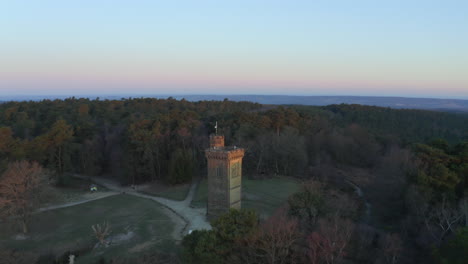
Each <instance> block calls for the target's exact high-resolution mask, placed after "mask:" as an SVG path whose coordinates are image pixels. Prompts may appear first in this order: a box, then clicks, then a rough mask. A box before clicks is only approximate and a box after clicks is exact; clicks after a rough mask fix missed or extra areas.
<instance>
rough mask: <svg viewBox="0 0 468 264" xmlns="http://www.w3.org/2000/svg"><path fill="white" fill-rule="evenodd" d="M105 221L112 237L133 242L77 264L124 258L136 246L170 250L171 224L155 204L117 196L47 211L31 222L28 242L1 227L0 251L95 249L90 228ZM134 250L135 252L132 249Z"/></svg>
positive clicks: (171, 241)
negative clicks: (125, 236) (129, 233)
mask: <svg viewBox="0 0 468 264" xmlns="http://www.w3.org/2000/svg"><path fill="white" fill-rule="evenodd" d="M104 221H108V222H109V224H110V225H111V230H112V234H111V236H112V235H118V234H126V233H127V231H128V230H129V231H132V232H134V233H135V235H134V236H133V238H131V239H129V240H126V241H123V242H120V244H117V245H111V246H110V247H108V248H106V249H105V250H94V251H93V252H92V253H90V254H87V255H85V256H83V257H81V258H78V259H77V260H78V261H77V264H79V263H91V262H93V261H94V262H95V260H96V259H97V258H98V257H100V256H104V257H110V256H113V257H115V256H122V257H124V256H126V255H128V254H129V253H135V252H134V251H132V248H133V249H134V248H135V247H136V246H138V245H139V246H140V247H141V246H142V245H143V243H145V242H148V241H151V240H153V241H154V240H156V241H157V242H156V243H154V244H151V243H146V245H148V244H149V245H148V246H147V247H143V250H149V249H154V248H155V247H156V246H157V247H158V248H159V249H160V250H161V249H162V250H164V249H169V248H173V238H172V237H171V232H172V230H173V224H172V222H171V220H170V218H168V217H167V216H166V215H164V213H163V212H162V208H161V206H159V205H158V204H157V203H155V202H153V201H151V200H146V199H141V198H137V197H132V196H128V195H118V196H114V197H110V198H105V199H102V200H98V201H94V202H89V203H86V204H82V205H78V206H73V207H70V208H65V209H60V210H54V211H48V212H44V213H41V214H37V215H35V216H34V217H33V219H32V221H31V226H30V228H31V232H30V238H28V239H26V240H14V239H11V238H12V237H13V236H14V235H15V232H13V231H12V228H9V227H8V226H6V225H2V226H0V239H1V240H0V247H6V248H17V249H20V250H27V251H33V252H36V253H47V252H54V253H58V254H60V253H63V252H66V251H67V250H70V249H72V250H73V249H76V248H77V247H82V246H83V245H87V244H91V245H94V242H93V235H92V230H91V225H93V224H97V223H103V222H104ZM134 250H135V249H134Z"/></svg>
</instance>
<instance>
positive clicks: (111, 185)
mask: <svg viewBox="0 0 468 264" xmlns="http://www.w3.org/2000/svg"><path fill="white" fill-rule="evenodd" d="M73 176H74V177H76V178H80V179H85V180H88V179H89V177H86V176H81V175H76V174H75V175H73ZM91 179H92V180H93V181H94V182H95V183H97V184H100V185H102V186H104V187H106V188H108V189H109V190H111V191H110V192H106V193H103V195H101V196H99V197H96V198H93V199H88V200H83V201H77V202H70V203H66V204H61V205H55V206H49V207H44V208H40V209H39V210H38V211H37V212H44V211H49V210H55V209H60V208H66V207H71V206H75V205H79V204H83V203H87V202H91V201H95V200H99V199H103V198H106V197H110V196H113V195H118V194H126V195H133V196H137V197H141V198H145V199H150V200H153V201H155V202H157V203H159V204H161V205H163V206H164V207H165V208H166V209H167V210H166V214H167V215H168V216H169V217H170V218H171V219H172V220H173V221H174V222H175V225H176V228H175V233H174V234H173V236H174V238H175V239H176V240H180V239H182V237H183V236H184V235H186V234H187V233H188V232H189V231H190V230H200V229H211V226H210V224H209V222H208V221H207V220H206V208H192V207H190V203H191V202H192V199H193V197H194V195H195V192H196V189H197V186H198V183H199V181H195V182H194V183H193V184H192V185H191V186H190V190H189V192H188V194H187V197H186V198H185V199H184V200H183V201H175V200H170V199H166V198H162V197H157V196H152V195H147V194H143V193H139V192H137V191H136V190H138V186H135V188H131V187H123V186H120V184H119V183H117V182H116V181H113V180H111V179H108V178H103V177H92V178H91ZM181 223H183V224H181Z"/></svg>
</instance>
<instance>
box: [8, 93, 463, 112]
mask: <svg viewBox="0 0 468 264" xmlns="http://www.w3.org/2000/svg"><path fill="white" fill-rule="evenodd" d="M67 97H70V96H15V97H13V96H12V97H0V102H1V101H9V100H11V101H28V100H32V101H38V100H42V99H65V98H67ZM76 97H87V98H96V97H99V98H100V99H109V100H118V99H121V98H129V97H133V98H138V97H153V98H168V97H173V98H175V99H179V100H180V99H183V98H184V99H186V100H188V101H202V100H215V101H222V100H224V99H225V98H227V99H229V100H231V101H250V102H256V103H261V104H275V105H281V104H282V105H316V106H324V105H331V104H360V105H372V106H381V107H391V108H395V109H425V110H438V111H446V112H468V100H462V99H437V98H409V97H376V96H289V95H155V94H144V95H142V94H139V95H131V94H122V95H102V96H96V95H93V96H76Z"/></svg>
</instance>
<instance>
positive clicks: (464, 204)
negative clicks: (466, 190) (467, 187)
mask: <svg viewBox="0 0 468 264" xmlns="http://www.w3.org/2000/svg"><path fill="white" fill-rule="evenodd" d="M459 208H460V214H461V215H462V217H464V218H465V219H464V221H465V227H468V197H465V198H463V199H461V200H460V203H459Z"/></svg>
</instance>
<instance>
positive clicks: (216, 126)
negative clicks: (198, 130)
mask: <svg viewBox="0 0 468 264" xmlns="http://www.w3.org/2000/svg"><path fill="white" fill-rule="evenodd" d="M215 130H216V135H218V121H216V125H215Z"/></svg>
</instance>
